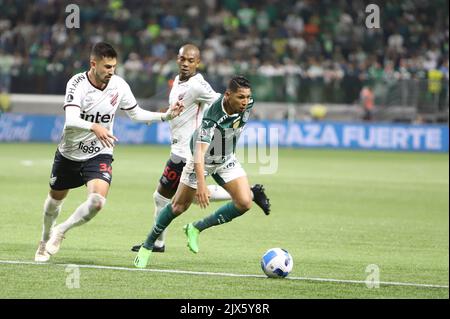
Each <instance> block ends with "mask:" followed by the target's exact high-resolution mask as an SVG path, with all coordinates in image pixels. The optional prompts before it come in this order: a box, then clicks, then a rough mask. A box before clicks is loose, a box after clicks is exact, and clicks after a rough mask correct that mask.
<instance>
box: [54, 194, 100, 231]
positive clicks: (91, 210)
mask: <svg viewBox="0 0 450 319" xmlns="http://www.w3.org/2000/svg"><path fill="white" fill-rule="evenodd" d="M105 203H106V198H104V197H103V196H102V195H100V194H97V193H91V194H89V196H88V199H87V200H86V201H85V202H84V203H83V204H81V205H80V206H78V208H77V209H76V210H75V212H73V214H72V215H70V217H69V218H68V219H67V220H66V221H65V222H63V223H62V224H59V225H58V226H57V227H58V230H59V231H60V232H62V233H65V232H67V231H68V230H69V229H71V228H73V227H75V226H80V225H83V224H84V223H87V222H88V221H90V220H91V219H92V218H94V216H95V215H97V213H98V212H99V211H100V209H102V207H103V206H104V205H105Z"/></svg>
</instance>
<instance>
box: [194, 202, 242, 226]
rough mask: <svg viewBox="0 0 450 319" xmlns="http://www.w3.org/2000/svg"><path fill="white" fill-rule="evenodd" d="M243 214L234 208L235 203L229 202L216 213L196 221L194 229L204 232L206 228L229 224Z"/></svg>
mask: <svg viewBox="0 0 450 319" xmlns="http://www.w3.org/2000/svg"><path fill="white" fill-rule="evenodd" d="M241 214H242V213H241V212H240V211H239V210H238V209H237V208H236V206H234V204H233V202H229V203H227V204H225V205H223V206H222V207H220V208H219V209H218V210H216V211H215V212H214V213H212V214H211V215H209V216H206V217H205V218H203V219H202V220H199V221H196V222H194V223H193V225H194V227H195V228H197V229H198V230H199V231H203V230H205V229H206V228H209V227H212V226H217V225H220V224H224V223H228V222H230V221H231V220H232V219H233V218H236V217H239V216H241Z"/></svg>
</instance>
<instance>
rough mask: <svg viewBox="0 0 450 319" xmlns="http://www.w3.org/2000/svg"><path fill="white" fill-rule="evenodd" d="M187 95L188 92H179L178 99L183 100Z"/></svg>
mask: <svg viewBox="0 0 450 319" xmlns="http://www.w3.org/2000/svg"><path fill="white" fill-rule="evenodd" d="M185 95H186V92H184V93H180V94H178V101H181V100H182V99H183V98H184V96H185Z"/></svg>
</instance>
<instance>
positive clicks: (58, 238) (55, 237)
mask: <svg viewBox="0 0 450 319" xmlns="http://www.w3.org/2000/svg"><path fill="white" fill-rule="evenodd" d="M63 239H64V233H62V232H60V231H59V230H58V227H55V228H53V230H52V233H51V235H50V239H49V240H48V242H47V245H45V250H46V251H47V253H49V254H50V255H54V254H56V253H57V252H58V251H59V248H60V247H61V243H62V240H63Z"/></svg>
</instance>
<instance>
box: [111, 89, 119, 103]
mask: <svg viewBox="0 0 450 319" xmlns="http://www.w3.org/2000/svg"><path fill="white" fill-rule="evenodd" d="M110 96H111V101H110V103H111V105H112V106H116V104H117V99H118V97H119V93H117V92H116V94H114V95H112V94H111V95H110Z"/></svg>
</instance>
